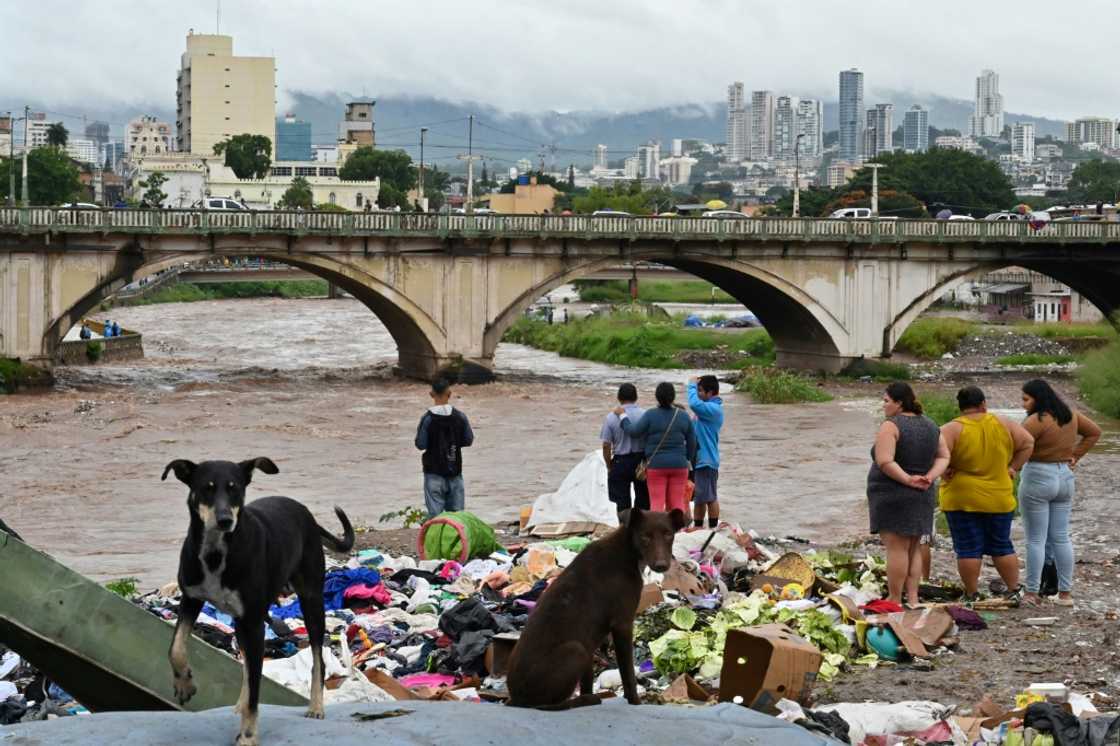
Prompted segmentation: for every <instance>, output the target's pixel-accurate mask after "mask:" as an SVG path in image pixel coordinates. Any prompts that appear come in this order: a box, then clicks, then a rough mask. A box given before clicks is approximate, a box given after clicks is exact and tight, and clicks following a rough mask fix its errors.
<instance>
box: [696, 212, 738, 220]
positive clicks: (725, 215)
mask: <svg viewBox="0 0 1120 746" xmlns="http://www.w3.org/2000/svg"><path fill="white" fill-rule="evenodd" d="M700 217H702V218H717V219H719V220H745V219H746V217H747V216H746V215H744V214H743V213H741V212H738V211H737V210H708V211H707V212H705V213H703V214H702V215H701V216H700Z"/></svg>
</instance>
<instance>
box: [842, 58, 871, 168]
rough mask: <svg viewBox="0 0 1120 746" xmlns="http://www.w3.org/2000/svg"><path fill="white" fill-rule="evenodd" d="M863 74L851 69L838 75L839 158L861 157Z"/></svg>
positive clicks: (850, 159)
mask: <svg viewBox="0 0 1120 746" xmlns="http://www.w3.org/2000/svg"><path fill="white" fill-rule="evenodd" d="M864 113H865V112H864V108H863V73H862V72H860V71H859V70H857V69H855V68H852V69H851V70H843V71H841V73H840V158H841V159H843V160H846V161H858V160H860V158H862V157H863V130H864V128H865V127H866V120H865V119H864Z"/></svg>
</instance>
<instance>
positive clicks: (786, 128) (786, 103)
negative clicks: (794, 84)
mask: <svg viewBox="0 0 1120 746" xmlns="http://www.w3.org/2000/svg"><path fill="white" fill-rule="evenodd" d="M797 106H798V101H797V99H796V98H791V97H789V96H778V102H777V104H776V105H775V106H774V155H775V156H777V157H778V158H781V159H782V160H789V159H791V158H793V157H794V148H795V147H796V144H797V135H798V134H799V129H800V128H799V126H798V119H797ZM803 144H804V143H803Z"/></svg>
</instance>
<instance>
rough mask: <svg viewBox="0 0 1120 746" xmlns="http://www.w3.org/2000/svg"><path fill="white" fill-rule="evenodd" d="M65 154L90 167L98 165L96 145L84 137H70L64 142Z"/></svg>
mask: <svg viewBox="0 0 1120 746" xmlns="http://www.w3.org/2000/svg"><path fill="white" fill-rule="evenodd" d="M66 154H67V155H68V156H70V157H71V158H73V159H74V160H76V161H78V162H79V163H86V164H88V165H91V166H95V165H98V163H100V158H99V154H98V152H97V143H95V142H94V141H93V140H87V139H86V138H84V137H71V138H69V139H68V140H67V141H66Z"/></svg>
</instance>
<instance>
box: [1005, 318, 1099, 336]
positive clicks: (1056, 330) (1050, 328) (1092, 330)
mask: <svg viewBox="0 0 1120 746" xmlns="http://www.w3.org/2000/svg"><path fill="white" fill-rule="evenodd" d="M1002 328H1003V329H1010V330H1011V331H1014V332H1016V333H1018V334H1033V335H1034V336H1036V337H1043V338H1044V339H1059V338H1063V337H1064V338H1070V337H1074V338H1076V337H1101V338H1104V339H1116V338H1117V333H1116V328H1115V327H1113V326H1112V324H1109V323H1107V322H1105V321H1102V322H1100V323H1097V324H1061V323H1046V324H1034V323H1031V322H1029V321H1027V322H1024V323H1021V324H1011V325H1009V326H1006V327H1002Z"/></svg>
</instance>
